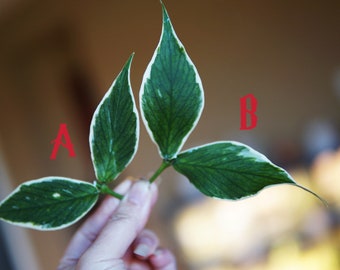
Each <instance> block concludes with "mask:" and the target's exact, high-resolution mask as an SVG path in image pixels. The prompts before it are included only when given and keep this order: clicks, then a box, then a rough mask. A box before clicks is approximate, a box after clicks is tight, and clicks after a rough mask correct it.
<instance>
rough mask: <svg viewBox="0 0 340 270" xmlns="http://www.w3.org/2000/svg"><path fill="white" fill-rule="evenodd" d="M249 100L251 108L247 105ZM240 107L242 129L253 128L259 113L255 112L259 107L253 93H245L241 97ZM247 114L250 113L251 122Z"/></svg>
mask: <svg viewBox="0 0 340 270" xmlns="http://www.w3.org/2000/svg"><path fill="white" fill-rule="evenodd" d="M248 100H249V109H248V106H247V101H248ZM240 106H241V107H240V108H241V126H240V129H253V128H255V127H256V124H257V115H256V114H255V112H256V109H257V100H256V98H255V97H254V95H252V94H248V95H245V96H244V97H241V98H240ZM247 114H249V123H248V121H247V120H248V119H247Z"/></svg>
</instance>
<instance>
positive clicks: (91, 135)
mask: <svg viewBox="0 0 340 270" xmlns="http://www.w3.org/2000/svg"><path fill="white" fill-rule="evenodd" d="M133 57H134V53H132V54H131V56H130V57H129V59H128V60H127V62H126V63H125V65H124V66H123V69H124V68H125V66H126V64H128V67H127V68H128V86H129V95H130V97H131V100H132V104H133V113H134V114H135V116H136V143H135V146H134V152H133V154H132V155H131V158H130V159H129V161H128V162H127V163H126V165H125V168H126V167H127V166H128V165H129V164H130V163H131V161H132V160H133V159H134V157H135V155H136V153H137V150H138V145H139V134H140V124H139V113H138V110H137V106H136V101H135V98H134V95H133V91H132V87H131V79H130V73H131V63H132V59H133ZM123 69H122V70H121V71H120V72H119V73H118V75H117V76H116V78H115V79H114V81H113V82H112V84H111V86H110V87H109V89H108V90H107V92H106V93H105V95H104V97H103V98H102V99H101V101H100V103H99V104H98V106H97V108H96V110H95V111H94V113H93V116H92V120H91V124H90V134H89V144H90V152H91V160H92V164H93V168H94V172H95V175H96V177H97V179H98V173H97V168H96V166H95V163H94V160H95V157H94V154H93V150H92V147H93V146H92V142H93V141H94V134H93V133H94V126H95V124H96V119H97V116H98V114H99V111H100V109H101V107H102V106H103V103H104V102H105V100H106V99H108V98H109V96H110V95H111V93H112V91H113V88H114V87H115V85H116V82H117V79H118V78H119V76H120V75H121V73H122V72H123ZM118 176H119V174H118V175H117V176H116V178H117V177H118Z"/></svg>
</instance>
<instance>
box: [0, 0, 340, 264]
mask: <svg viewBox="0 0 340 270" xmlns="http://www.w3.org/2000/svg"><path fill="white" fill-rule="evenodd" d="M165 4H166V6H167V9H168V12H169V14H170V17H171V19H172V22H173V25H174V27H175V29H176V32H177V34H178V36H179V38H180V39H181V40H182V42H183V44H184V45H185V47H186V49H187V51H188V53H189V55H190V57H191V58H192V60H193V62H194V63H195V64H196V67H197V69H198V71H199V73H200V75H201V78H202V81H203V86H204V88H205V96H206V105H205V110H204V111H203V115H202V118H201V120H200V122H199V124H198V126H197V128H196V129H195V131H194V132H193V134H192V136H190V138H189V140H188V143H187V144H186V145H185V147H189V146H193V145H198V144H201V143H206V142H210V141H213V140H227V139H234V140H240V141H243V142H246V143H249V144H251V145H252V146H254V147H256V148H257V149H259V150H262V151H265V152H266V153H272V154H273V156H275V158H277V160H279V161H280V160H281V161H282V162H283V161H285V160H284V158H285V157H280V153H281V152H280V151H281V150H282V148H281V146H282V145H283V146H287V145H288V146H289V147H290V148H291V149H292V150H293V152H294V150H295V151H297V152H303V149H302V144H301V140H302V139H303V132H304V128H305V126H306V125H307V124H308V123H309V122H310V121H312V120H314V119H327V120H328V121H331V122H332V123H334V124H335V126H336V127H337V125H338V122H339V98H338V96H337V95H336V93H335V89H334V86H333V80H334V74H336V72H337V70H339V68H340V50H339V48H340V36H339V33H340V19H339V18H340V2H339V1H223V0H211V1H193V0H182V1H174V0H169V1H166V2H165ZM160 31H161V9H160V4H159V3H158V1H156V0H152V1H151V0H150V1H135V0H127V1H105V0H102V1H79V0H75V1H64V0H61V1H57V2H56V1H39V0H29V1H28V0H27V1H20V0H17V1H4V2H2V3H1V4H0V36H1V42H0V127H1V128H0V140H1V144H2V150H3V156H4V157H5V159H6V164H7V165H8V166H7V167H8V172H9V175H10V176H9V178H10V179H9V180H10V181H11V184H12V186H13V187H15V186H16V185H18V184H19V183H21V182H23V181H26V180H29V179H35V178H39V177H42V176H45V175H63V176H68V177H74V178H78V179H85V180H89V181H92V180H93V179H94V173H93V171H92V165H91V162H90V155H89V149H88V142H87V141H88V127H89V123H90V119H91V116H92V113H93V111H94V109H95V107H96V105H97V104H98V103H99V101H100V99H101V97H102V96H103V95H104V93H105V92H106V90H107V89H108V87H109V86H110V85H111V82H112V80H113V79H114V78H115V76H116V75H117V74H118V72H119V71H120V69H121V67H122V66H123V64H124V63H125V61H126V59H127V58H128V56H129V55H130V54H131V53H132V52H135V53H136V55H135V58H134V60H133V64H132V72H131V80H132V86H133V90H134V94H135V97H136V98H138V92H139V87H140V83H141V79H142V76H143V72H144V69H145V68H146V66H147V63H148V61H149V60H150V58H151V56H152V54H153V50H154V48H155V46H156V45H157V44H158V40H159V36H160ZM247 93H252V94H254V96H255V97H256V98H257V100H258V111H257V115H258V126H257V127H256V128H255V129H253V130H250V131H240V130H239V125H240V123H239V121H240V115H239V99H240V97H242V96H244V95H245V94H247ZM60 123H67V125H68V130H69V132H70V136H71V139H72V141H73V143H74V147H75V151H76V155H77V156H76V158H69V157H68V156H67V152H66V151H62V149H60V150H59V154H58V157H57V159H56V160H50V159H49V156H50V154H51V151H52V147H53V145H52V144H51V143H50V142H51V141H52V140H53V139H54V138H55V137H56V135H57V131H58V128H59V124H60ZM283 152H284V151H283ZM283 155H284V153H283ZM294 155H298V156H299V155H300V154H299V153H298V154H293V156H294ZM280 158H281V159H280ZM159 164H160V160H159V157H158V155H157V150H156V147H155V146H154V145H153V144H152V143H151V141H150V139H149V138H148V135H147V134H146V132H145V130H144V128H143V127H142V132H141V140H140V148H139V152H138V154H137V156H136V159H135V160H134V161H133V162H132V164H131V166H129V168H128V170H127V171H126V172H125V173H124V175H123V176H122V177H121V178H123V177H124V176H126V175H133V176H137V177H139V176H146V175H148V174H149V173H150V171H153V170H155V169H156V168H157V166H158V165H159ZM163 178H164V181H163V183H162V186H161V201H160V203H159V205H158V207H157V209H156V213H155V215H154V217H153V221H152V224H154V225H152V226H154V227H155V228H156V230H157V228H159V227H160V226H159V224H160V223H161V222H162V221H161V220H160V218H158V215H161V216H162V217H164V216H166V214H164V208H162V207H166V206H168V205H169V204H171V200H172V198H173V196H175V195H176V194H175V193H176V192H177V188H176V186H175V183H177V180H176V179H174V178H176V176H175V174H173V173H172V172H171V171H169V172H167V173H166V174H165V176H164V177H163ZM1 181H3V179H1ZM166 191H168V192H166ZM162 211H163V212H162ZM73 230H74V228H71V229H69V230H65V231H61V232H53V233H50V232H49V233H41V232H30V235H31V238H32V243H33V245H34V247H35V248H36V250H37V254H39V263H40V264H41V267H42V269H52V267H51V265H53V267H54V266H55V265H56V264H57V262H58V259H59V257H60V256H61V254H62V252H63V249H64V248H65V245H66V243H67V242H68V240H69V237H70V234H71V232H72V231H73ZM165 241H168V242H169V244H170V245H171V244H173V243H171V239H170V240H169V239H168V240H166V239H165ZM46 244H47V245H48V246H52V248H46V247H45V246H46Z"/></svg>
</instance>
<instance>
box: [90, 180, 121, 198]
mask: <svg viewBox="0 0 340 270" xmlns="http://www.w3.org/2000/svg"><path fill="white" fill-rule="evenodd" d="M95 185H96V187H97V188H98V190H99V191H100V192H101V193H103V194H108V195H110V196H113V197H115V198H117V199H118V200H122V199H123V198H124V196H123V195H122V194H119V193H117V192H114V191H113V190H112V189H110V188H109V187H108V186H107V185H106V184H100V183H96V184H95Z"/></svg>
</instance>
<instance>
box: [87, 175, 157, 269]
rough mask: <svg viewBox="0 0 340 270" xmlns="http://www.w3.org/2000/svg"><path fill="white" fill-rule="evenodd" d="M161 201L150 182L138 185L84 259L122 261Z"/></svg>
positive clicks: (124, 200) (127, 196) (128, 195)
mask: <svg viewBox="0 0 340 270" xmlns="http://www.w3.org/2000/svg"><path fill="white" fill-rule="evenodd" d="M156 198H157V186H156V185H155V184H150V183H149V182H146V181H138V182H136V183H134V184H133V185H132V187H131V189H130V190H129V191H128V193H127V194H126V196H125V197H124V199H123V200H122V201H121V203H120V205H119V207H118V208H117V210H116V211H115V212H114V213H113V215H112V216H111V218H110V219H109V220H108V222H107V224H106V225H105V227H104V228H103V230H102V231H101V233H100V234H99V235H98V237H97V239H96V240H95V242H94V243H93V245H92V246H91V247H90V248H89V249H88V250H87V251H86V252H85V254H84V256H83V257H82V258H81V259H82V260H84V261H85V262H86V261H87V262H89V261H90V260H92V259H95V260H96V261H97V262H108V261H112V260H115V259H120V258H122V257H123V256H124V255H125V253H126V251H127V250H128V248H129V247H130V245H131V244H132V242H133V241H134V239H135V238H136V237H137V235H138V234H139V233H140V232H141V230H142V229H143V228H144V226H145V224H146V222H147V220H148V217H149V214H150V212H151V208H152V206H153V204H154V202H155V201H156Z"/></svg>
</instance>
